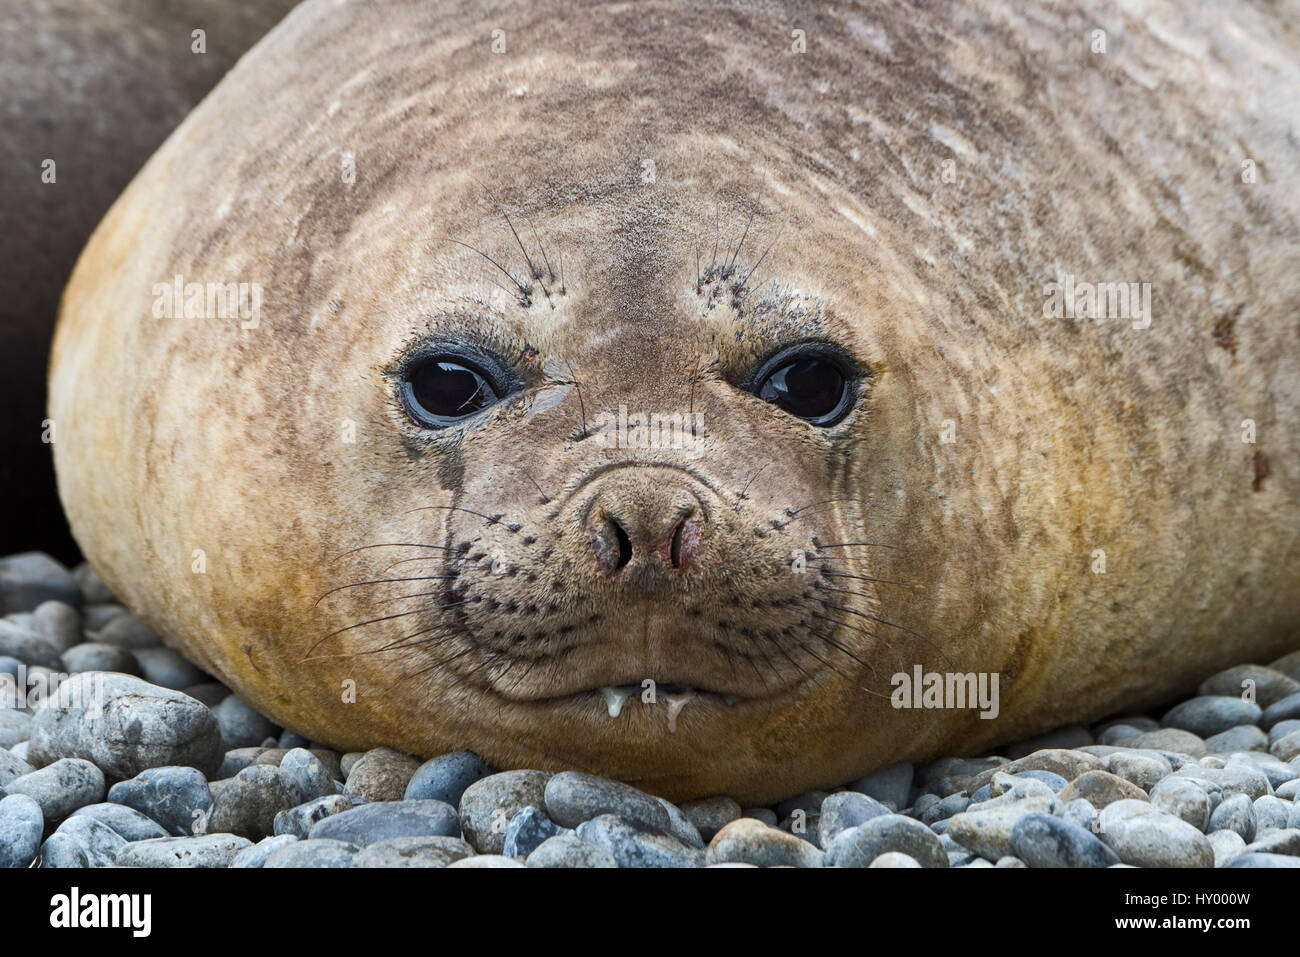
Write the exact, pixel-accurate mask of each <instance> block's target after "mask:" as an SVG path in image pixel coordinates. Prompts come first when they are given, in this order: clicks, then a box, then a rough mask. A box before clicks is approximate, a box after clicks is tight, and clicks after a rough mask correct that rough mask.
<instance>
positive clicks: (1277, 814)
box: [1254, 794, 1291, 832]
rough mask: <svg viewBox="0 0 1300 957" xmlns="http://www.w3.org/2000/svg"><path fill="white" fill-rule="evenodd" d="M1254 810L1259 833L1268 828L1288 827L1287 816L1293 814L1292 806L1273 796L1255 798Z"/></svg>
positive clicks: (1266, 795)
mask: <svg viewBox="0 0 1300 957" xmlns="http://www.w3.org/2000/svg"><path fill="white" fill-rule="evenodd" d="M1254 808H1255V830H1256V831H1257V832H1258V831H1262V830H1263V829H1264V828H1266V827H1286V822H1287V815H1288V814H1290V813H1291V806H1290V805H1289V804H1287V803H1286V801H1283V800H1282V799H1280V798H1278V797H1275V796H1274V795H1272V794H1265V795H1262V796H1260V797H1257V798H1255V801H1254Z"/></svg>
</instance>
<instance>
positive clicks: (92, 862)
mask: <svg viewBox="0 0 1300 957" xmlns="http://www.w3.org/2000/svg"><path fill="white" fill-rule="evenodd" d="M126 846H127V840H126V838H124V837H123V836H122V835H121V834H118V833H117V832H116V831H115V830H113V829H112V828H111V827H109V826H108V825H107V824H105V823H104V822H103V821H97V820H96V819H95V818H93V817H81V818H68V820H66V821H64V822H63V823H62V824H61V825H59V827H58V830H56V831H55V832H54V833H53V834H51V835H50V836H49V837H48V838H46V840H45V843H44V844H42V845H41V851H40V855H41V867H56V868H64V867H69V868H71V867H76V868H82V867H116V866H117V854H118V851H120V850H121V849H122V848H124V847H126Z"/></svg>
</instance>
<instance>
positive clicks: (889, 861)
mask: <svg viewBox="0 0 1300 957" xmlns="http://www.w3.org/2000/svg"><path fill="white" fill-rule="evenodd" d="M867 866H868V867H916V868H919V867H920V866H921V865H920V864H919V863H918V862H917V860H916V858H915V857H912V856H911V855H910V854H904V853H903V852H902V851H885V853H883V854H881V855H880V856H879V857H877V858H876V859H875V860H874V861H872V862H871V863H870V864H868V865H867Z"/></svg>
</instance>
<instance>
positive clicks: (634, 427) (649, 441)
mask: <svg viewBox="0 0 1300 957" xmlns="http://www.w3.org/2000/svg"><path fill="white" fill-rule="evenodd" d="M593 421H594V423H595V426H596V433H597V434H596V445H597V446H598V447H599V448H602V449H678V450H684V451H688V452H698V451H700V449H701V446H702V442H701V438H702V436H703V434H704V413H703V412H689V413H687V414H685V415H683V414H682V413H680V412H672V413H661V412H632V413H629V412H628V411H627V406H625V405H620V406H619V407H618V413H617V414H615V413H613V412H601V413H599V414H598V415H596V416H595V417H594V418H593Z"/></svg>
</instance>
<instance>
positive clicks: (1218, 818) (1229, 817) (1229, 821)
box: [1209, 794, 1255, 844]
mask: <svg viewBox="0 0 1300 957" xmlns="http://www.w3.org/2000/svg"><path fill="white" fill-rule="evenodd" d="M1209 830H1211V831H1235V832H1236V833H1237V834H1240V835H1241V838H1242V840H1244V841H1245V842H1246V843H1247V844H1249V843H1250V842H1251V841H1253V840H1254V839H1255V807H1254V805H1253V804H1252V803H1251V800H1250V798H1248V797H1246V795H1244V794H1229V795H1227V796H1226V797H1225V798H1224V799H1223V801H1222V802H1221V803H1220V804H1219V806H1218V807H1216V808H1215V809H1214V811H1213V812H1212V813H1211V814H1210V825H1209Z"/></svg>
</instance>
